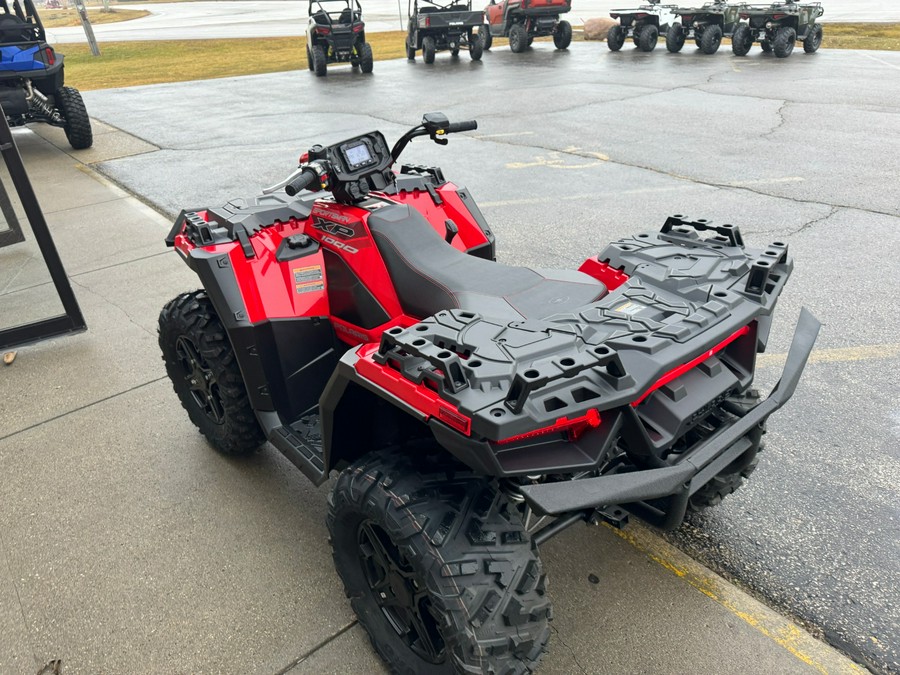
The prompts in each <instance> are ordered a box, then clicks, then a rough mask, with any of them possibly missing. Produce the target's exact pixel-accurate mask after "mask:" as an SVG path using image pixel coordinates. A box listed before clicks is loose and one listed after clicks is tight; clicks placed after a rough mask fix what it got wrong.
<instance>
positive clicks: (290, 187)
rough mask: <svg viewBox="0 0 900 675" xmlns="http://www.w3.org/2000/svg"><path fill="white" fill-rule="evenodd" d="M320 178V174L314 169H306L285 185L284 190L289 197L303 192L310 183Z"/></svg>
mask: <svg viewBox="0 0 900 675" xmlns="http://www.w3.org/2000/svg"><path fill="white" fill-rule="evenodd" d="M317 180H319V176H318V174H317V173H316V172H315V171H313V170H312V169H306V170H304V171H303V173H301V174H300V175H299V176H298V177H297V178H295V179H294V180H292V181H291V182H290V183H288V184H287V185H285V186H284V191H285V192H286V193H287V196H288V197H293V196H294V195H295V194H297V193H298V192H302V191H303V190H305V189H306V188H308V187H309V186H310V185H312V184H313V183H315V182H316V181H317Z"/></svg>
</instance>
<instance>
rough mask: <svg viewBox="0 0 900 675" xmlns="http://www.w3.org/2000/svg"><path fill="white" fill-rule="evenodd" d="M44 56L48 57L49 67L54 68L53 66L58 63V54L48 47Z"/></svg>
mask: <svg viewBox="0 0 900 675" xmlns="http://www.w3.org/2000/svg"><path fill="white" fill-rule="evenodd" d="M44 54H46V55H47V65H48V66H52V65H53V64H55V63H56V54H55V53H54V52H53V48H52V47H47V48H46V49H45V50H44Z"/></svg>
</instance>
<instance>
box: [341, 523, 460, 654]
mask: <svg viewBox="0 0 900 675" xmlns="http://www.w3.org/2000/svg"><path fill="white" fill-rule="evenodd" d="M357 544H358V546H359V552H360V561H361V563H362V569H363V574H364V576H365V578H366V583H367V584H368V585H369V588H370V589H371V591H372V597H373V598H374V599H375V602H376V603H378V606H379V607H380V608H381V611H382V613H383V614H384V616H385V618H386V619H387V622H388V624H389V625H390V626H391V628H393V629H394V631H395V632H396V633H397V635H398V636H399V637H400V639H401V640H402V641H403V642H404V644H406V646H407V647H408V648H409V649H410V651H412V652H413V653H414V654H415V655H416V656H418V657H419V658H421V659H423V660H425V661H427V662H429V663H433V664H439V663H443V662H444V661H445V660H446V649H445V645H444V640H443V638H442V637H441V634H440V631H439V630H438V621H437V618H436V617H435V616H434V608H433V606H432V603H431V598H430V597H429V595H428V589H426V588H425V586H424V584H422V583H421V582H420V581H419V579H417V578H416V574H415V571H414V570H413V568H412V565H410V564H409V561H408V560H407V559H406V556H404V555H403V553H402V552H401V551H400V549H398V548H397V547H396V545H394V542H393V541H391V538H390V537H389V536H388V534H387V532H385V531H384V530H383V529H382V528H381V527H380V526H379V525H378V524H377V523H375V522H373V521H371V520H366V521H364V522H363V523H361V524H360V526H359V529H358V531H357Z"/></svg>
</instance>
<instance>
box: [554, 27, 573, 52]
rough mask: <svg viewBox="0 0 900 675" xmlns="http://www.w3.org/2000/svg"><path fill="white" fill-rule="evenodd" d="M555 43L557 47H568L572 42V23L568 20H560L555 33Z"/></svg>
mask: <svg viewBox="0 0 900 675" xmlns="http://www.w3.org/2000/svg"><path fill="white" fill-rule="evenodd" d="M553 44H554V45H556V48H557V49H568V48H569V45H570V44H572V24H570V23H569V22H568V21H560V22H559V23H558V24H556V32H555V33H554V34H553Z"/></svg>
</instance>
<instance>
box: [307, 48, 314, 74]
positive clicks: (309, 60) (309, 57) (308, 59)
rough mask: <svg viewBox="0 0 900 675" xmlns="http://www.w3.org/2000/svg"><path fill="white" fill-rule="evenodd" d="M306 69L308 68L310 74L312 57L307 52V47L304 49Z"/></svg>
mask: <svg viewBox="0 0 900 675" xmlns="http://www.w3.org/2000/svg"><path fill="white" fill-rule="evenodd" d="M306 67H307V68H309V72H312V69H313V57H312V54H311V53H310V51H309V47H307V48H306Z"/></svg>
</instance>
